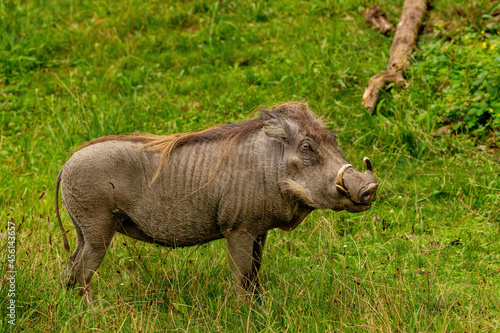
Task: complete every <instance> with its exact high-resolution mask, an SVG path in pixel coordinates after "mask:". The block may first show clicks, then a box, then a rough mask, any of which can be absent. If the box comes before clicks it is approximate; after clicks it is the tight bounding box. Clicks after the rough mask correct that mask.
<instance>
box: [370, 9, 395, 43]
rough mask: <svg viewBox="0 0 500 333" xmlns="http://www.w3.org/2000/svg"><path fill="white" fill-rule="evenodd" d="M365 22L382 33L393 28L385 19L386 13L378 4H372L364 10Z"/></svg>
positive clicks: (387, 33)
mask: <svg viewBox="0 0 500 333" xmlns="http://www.w3.org/2000/svg"><path fill="white" fill-rule="evenodd" d="M365 19H366V23H367V24H368V25H369V26H370V27H372V28H373V29H375V30H378V31H380V32H381V33H382V34H384V35H389V33H390V32H391V31H392V30H393V29H394V26H393V25H392V24H391V23H389V21H387V15H386V14H385V12H384V11H383V10H382V8H380V6H379V5H378V4H373V5H372V6H370V8H368V9H367V10H366V12H365Z"/></svg>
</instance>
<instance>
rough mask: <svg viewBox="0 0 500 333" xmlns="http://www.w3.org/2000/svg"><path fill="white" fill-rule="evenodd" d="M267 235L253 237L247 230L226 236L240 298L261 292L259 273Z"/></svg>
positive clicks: (230, 262) (230, 261)
mask: <svg viewBox="0 0 500 333" xmlns="http://www.w3.org/2000/svg"><path fill="white" fill-rule="evenodd" d="M266 235H267V233H263V234H261V235H258V236H253V235H251V234H250V233H249V232H247V231H246V230H238V231H236V232H231V233H230V234H228V235H227V236H226V238H227V246H228V249H229V264H230V266H231V270H232V272H233V276H234V279H235V282H236V285H237V289H238V296H242V297H246V296H249V295H252V294H254V293H255V292H256V291H259V290H260V286H259V280H258V277H257V273H258V272H259V268H260V264H261V259H262V248H263V247H264V243H265V241H266Z"/></svg>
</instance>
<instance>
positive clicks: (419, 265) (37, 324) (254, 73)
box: [0, 0, 500, 332]
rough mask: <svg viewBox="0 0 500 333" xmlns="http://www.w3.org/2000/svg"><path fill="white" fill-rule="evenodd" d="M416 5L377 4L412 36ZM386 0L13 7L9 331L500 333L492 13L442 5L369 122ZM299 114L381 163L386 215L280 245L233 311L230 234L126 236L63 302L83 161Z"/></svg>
mask: <svg viewBox="0 0 500 333" xmlns="http://www.w3.org/2000/svg"><path fill="white" fill-rule="evenodd" d="M402 3H403V1H402V0H398V1H395V0H386V1H382V2H380V3H379V4H380V5H381V6H382V7H383V8H385V9H386V10H387V12H388V17H389V18H390V20H391V21H392V23H393V24H397V20H398V17H399V15H400V12H401V7H402ZM370 4H371V3H370V2H368V1H362V0H359V1H346V0H333V1H316V0H312V1H296V2H288V1H287V2H283V1H274V0H271V1H266V2H252V1H245V0H243V1H218V2H212V1H203V0H194V1H184V2H177V1H156V0H153V1H147V2H144V1H139V0H130V1H125V2H109V1H102V0H96V1H91V2H90V1H67V0H61V1H36V0H27V1H21V2H16V1H0V32H1V36H2V38H0V121H1V132H0V160H1V163H0V200H1V202H0V204H1V206H2V210H1V211H0V218H1V221H2V225H1V228H2V230H0V232H1V233H3V232H5V231H6V225H7V221H11V222H14V223H15V225H16V230H17V256H16V259H17V274H16V287H17V291H16V297H15V300H16V306H17V312H16V326H15V327H14V326H12V325H10V324H9V323H8V317H7V305H8V304H9V302H10V298H9V297H7V293H6V290H7V286H8V281H7V280H6V278H4V277H5V276H6V273H7V265H6V260H7V259H6V253H7V252H6V244H5V241H4V239H5V238H2V239H0V245H1V246H2V252H1V253H2V255H1V256H0V261H1V262H2V265H0V276H1V277H2V278H1V280H0V283H1V292H0V331H2V332H7V331H26V332H90V331H101V332H114V331H120V332H156V331H179V332H181V331H185V332H212V331H220V332H243V331H248V332H334V331H336V332H374V331H380V332H410V331H411V332H451V331H454V332H465V331H467V332H470V331H492V332H493V331H500V311H499V308H500V241H499V239H500V226H499V222H500V208H499V207H500V179H499V173H500V172H499V164H500V158H499V154H498V131H499V119H500V118H499V113H500V109H499V104H498V100H499V95H498V91H499V83H498V82H499V79H500V72H499V61H500V58H499V53H498V50H499V49H500V45H499V36H498V28H497V27H496V25H495V23H494V21H493V20H492V19H491V18H494V14H495V11H494V10H492V11H490V9H491V8H493V6H494V4H493V3H490V2H488V1H483V2H479V1H463V0H459V1H455V2H453V3H451V2H446V1H436V2H435V3H434V8H433V9H432V11H431V13H430V16H429V18H428V22H427V23H428V24H427V25H428V26H430V27H434V29H433V31H432V34H427V35H424V36H422V37H421V39H420V40H419V44H418V47H419V51H418V52H417V53H416V54H415V56H414V59H413V64H412V66H411V67H410V68H409V70H408V73H407V78H408V80H409V82H410V83H411V86H410V87H409V88H408V89H403V88H399V87H393V88H392V89H389V90H387V92H386V93H384V94H383V96H382V98H381V100H380V102H379V104H378V107H377V112H376V113H375V114H374V115H370V114H369V113H368V112H367V111H366V110H364V109H363V107H362V106H361V96H362V94H363V91H364V87H365V86H366V84H367V82H368V80H369V79H370V77H371V76H373V75H374V74H376V73H378V72H380V71H382V70H383V69H384V68H385V66H386V64H387V61H388V54H389V48H390V45H391V43H392V40H391V39H390V38H387V37H385V36H382V35H380V34H378V33H377V32H375V31H373V30H371V29H370V28H368V27H367V26H366V25H365V23H364V18H363V13H364V10H365V8H366V7H368V6H369V5H370ZM490 17H491V18H490ZM288 100H300V101H305V102H307V103H309V105H310V107H311V108H312V109H313V110H315V111H316V112H317V113H319V114H320V115H321V116H322V117H323V118H324V119H325V120H326V121H327V122H328V123H329V125H328V126H329V127H330V128H331V129H332V130H335V131H336V132H337V134H338V137H339V145H340V146H341V147H342V150H343V153H344V155H345V156H346V157H348V158H349V159H350V160H351V161H352V163H353V165H354V166H355V167H357V168H358V169H363V167H362V162H361V160H362V158H363V156H369V157H370V158H371V159H372V161H373V163H374V167H375V174H376V176H377V178H378V180H379V183H380V188H379V197H378V201H377V202H376V203H375V205H374V206H373V207H372V209H370V210H369V211H367V212H364V213H361V214H349V213H346V212H340V213H335V212H330V211H317V212H314V213H313V214H311V216H309V217H308V218H307V219H306V221H304V222H303V223H302V225H300V226H299V227H298V228H297V229H295V230H294V231H293V232H284V231H281V230H272V231H271V232H270V234H269V237H268V242H267V246H266V248H265V250H264V259H263V267H262V269H261V272H260V278H261V280H262V285H263V289H264V292H263V293H262V295H261V296H260V297H259V298H258V299H256V300H255V302H253V303H247V302H239V301H238V300H237V299H236V297H235V292H234V287H233V285H232V281H231V280H232V279H231V273H230V270H229V265H228V263H227V260H226V258H227V251H226V247H225V242H224V240H220V241H215V242H212V243H209V244H206V245H202V246H198V247H192V248H185V249H176V250H170V249H167V248H161V247H157V246H154V245H151V244H145V243H141V242H136V241H134V240H132V239H129V238H126V237H123V236H120V235H118V236H116V237H115V238H114V240H113V242H112V245H111V248H110V249H109V251H108V254H107V256H106V258H105V260H104V263H103V265H102V266H101V268H100V269H99V270H98V272H97V274H96V275H95V276H94V278H93V289H94V293H95V296H96V301H95V302H94V304H93V305H92V306H90V307H86V306H85V305H84V304H82V299H81V298H80V297H79V296H78V295H77V292H75V291H74V290H69V291H66V290H65V288H63V286H62V285H61V283H60V272H61V270H62V268H63V265H64V262H65V261H66V260H67V257H68V256H67V255H66V253H65V252H64V249H63V246H62V242H61V235H60V231H59V228H58V226H57V221H56V219H55V212H54V207H53V199H54V198H53V188H54V182H55V178H56V176H57V173H58V171H59V169H60V167H61V166H62V165H63V164H64V162H65V161H66V160H67V159H68V158H69V156H71V151H72V149H74V147H76V146H78V145H79V144H81V143H83V142H85V141H87V140H90V139H94V138H97V137H100V136H103V135H109V134H132V133H134V132H135V131H139V132H147V133H153V134H171V133H178V132H184V131H192V130H197V129H203V128H207V127H209V126H212V125H215V124H222V123H228V122H239V121H243V120H246V119H250V118H251V117H255V116H257V115H258V114H259V113H258V110H259V108H260V107H261V106H266V107H269V106H272V105H275V104H279V103H281V102H283V101H288ZM448 124H450V125H451V128H450V130H449V132H444V134H442V135H439V136H434V134H435V133H436V131H437V130H438V129H439V128H441V127H442V126H444V125H448ZM61 211H62V218H63V222H64V226H65V228H66V229H71V230H72V226H71V222H70V220H69V217H68V215H67V213H66V211H65V210H64V209H62V210H61ZM68 237H69V239H70V243H71V247H72V248H73V249H74V247H75V245H76V239H75V238H76V237H75V233H74V231H70V232H69V234H68ZM4 255H5V256H4Z"/></svg>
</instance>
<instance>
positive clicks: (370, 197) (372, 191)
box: [360, 184, 378, 204]
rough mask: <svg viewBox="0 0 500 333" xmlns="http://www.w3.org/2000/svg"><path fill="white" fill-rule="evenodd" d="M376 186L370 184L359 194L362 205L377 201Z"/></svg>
mask: <svg viewBox="0 0 500 333" xmlns="http://www.w3.org/2000/svg"><path fill="white" fill-rule="evenodd" d="M377 188H378V184H371V185H370V186H369V187H368V189H366V190H365V191H364V192H362V193H361V195H360V198H361V201H362V202H363V203H366V204H369V203H372V202H373V201H375V200H376V199H377Z"/></svg>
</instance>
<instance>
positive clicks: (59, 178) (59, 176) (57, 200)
mask: <svg viewBox="0 0 500 333" xmlns="http://www.w3.org/2000/svg"><path fill="white" fill-rule="evenodd" d="M61 175H62V168H61V170H60V171H59V174H58V175H57V179H56V193H55V196H54V198H55V206H56V215H57V221H58V222H59V228H61V233H62V238H63V243H64V250H66V252H67V253H69V252H70V251H69V243H68V238H66V231H65V230H64V227H63V225H62V222H61V215H59V184H60V183H61Z"/></svg>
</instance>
